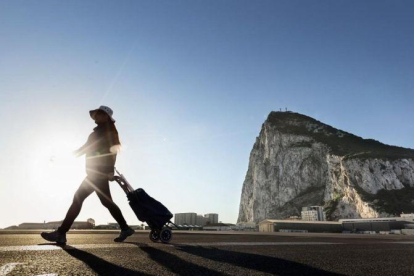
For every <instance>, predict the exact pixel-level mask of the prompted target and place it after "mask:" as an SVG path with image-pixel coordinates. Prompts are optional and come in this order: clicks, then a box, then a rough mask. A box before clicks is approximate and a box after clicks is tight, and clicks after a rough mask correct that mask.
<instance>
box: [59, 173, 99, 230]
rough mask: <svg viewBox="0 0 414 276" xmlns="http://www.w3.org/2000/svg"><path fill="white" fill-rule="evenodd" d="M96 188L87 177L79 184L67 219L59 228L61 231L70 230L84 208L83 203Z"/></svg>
mask: <svg viewBox="0 0 414 276" xmlns="http://www.w3.org/2000/svg"><path fill="white" fill-rule="evenodd" d="M93 191H94V188H93V186H92V185H90V181H89V180H88V179H87V178H85V179H84V180H83V181H82V184H81V185H80V186H79V188H78V190H77V191H76V193H75V196H74V197H73V202H72V205H71V206H70V208H69V210H68V212H67V214H66V217H65V219H64V220H63V222H62V225H61V226H60V227H59V228H58V231H59V233H61V234H65V233H66V232H68V231H69V229H70V227H71V226H72V224H73V222H74V221H75V219H76V217H77V216H78V215H79V213H80V210H81V208H82V203H83V201H84V200H85V198H87V197H88V196H89V195H90V194H91V193H92V192H93Z"/></svg>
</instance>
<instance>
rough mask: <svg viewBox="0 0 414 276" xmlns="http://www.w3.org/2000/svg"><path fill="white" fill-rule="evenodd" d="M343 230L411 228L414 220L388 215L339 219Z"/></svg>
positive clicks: (373, 230)
mask: <svg viewBox="0 0 414 276" xmlns="http://www.w3.org/2000/svg"><path fill="white" fill-rule="evenodd" d="M339 222H340V223H342V226H343V230H344V231H346V232H351V233H361V232H362V233H363V232H372V233H380V232H392V231H393V230H402V229H406V228H411V225H412V224H413V222H414V216H412V217H402V216H401V217H388V218H362V219H340V220H339Z"/></svg>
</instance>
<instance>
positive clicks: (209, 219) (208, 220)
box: [204, 213, 218, 225]
mask: <svg viewBox="0 0 414 276" xmlns="http://www.w3.org/2000/svg"><path fill="white" fill-rule="evenodd" d="M204 223H205V225H207V224H216V223H218V214H214V213H210V214H205V215H204Z"/></svg>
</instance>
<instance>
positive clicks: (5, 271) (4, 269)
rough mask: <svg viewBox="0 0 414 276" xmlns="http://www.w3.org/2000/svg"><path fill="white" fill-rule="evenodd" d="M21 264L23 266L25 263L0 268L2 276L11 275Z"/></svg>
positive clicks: (0, 275)
mask: <svg viewBox="0 0 414 276" xmlns="http://www.w3.org/2000/svg"><path fill="white" fill-rule="evenodd" d="M19 264H23V263H8V264H5V265H3V266H2V267H0V276H4V275H7V274H9V273H10V272H12V271H13V269H14V268H15V267H16V266H17V265H19Z"/></svg>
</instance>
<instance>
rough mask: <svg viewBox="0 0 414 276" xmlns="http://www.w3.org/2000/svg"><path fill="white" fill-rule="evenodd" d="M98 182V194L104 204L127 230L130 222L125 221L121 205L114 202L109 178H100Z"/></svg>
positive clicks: (96, 189)
mask: <svg viewBox="0 0 414 276" xmlns="http://www.w3.org/2000/svg"><path fill="white" fill-rule="evenodd" d="M96 182H97V184H96V188H95V191H96V194H97V195H98V197H99V199H100V201H101V203H102V205H103V206H105V207H106V208H108V210H109V212H110V213H111V215H112V217H113V218H114V219H115V220H116V222H118V224H119V226H120V227H121V229H122V230H127V229H128V228H129V226H128V224H127V223H126V221H125V218H124V216H123V215H122V212H121V210H120V209H119V207H118V206H117V205H116V204H115V202H113V200H112V196H111V191H110V189H109V182H108V179H98V180H97V181H96Z"/></svg>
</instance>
